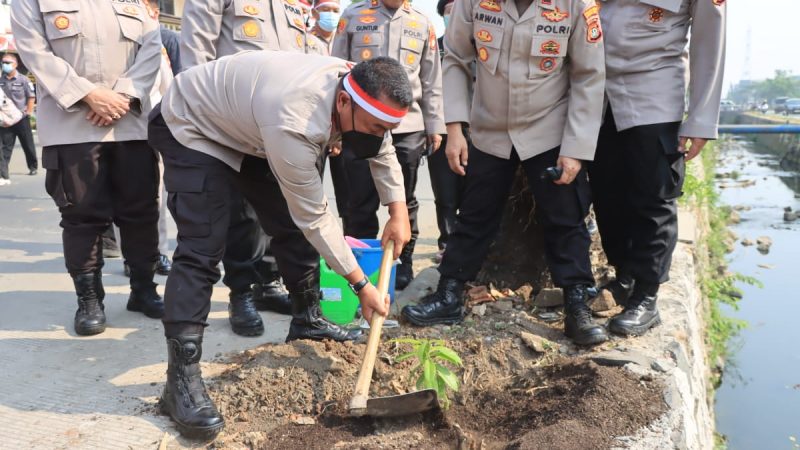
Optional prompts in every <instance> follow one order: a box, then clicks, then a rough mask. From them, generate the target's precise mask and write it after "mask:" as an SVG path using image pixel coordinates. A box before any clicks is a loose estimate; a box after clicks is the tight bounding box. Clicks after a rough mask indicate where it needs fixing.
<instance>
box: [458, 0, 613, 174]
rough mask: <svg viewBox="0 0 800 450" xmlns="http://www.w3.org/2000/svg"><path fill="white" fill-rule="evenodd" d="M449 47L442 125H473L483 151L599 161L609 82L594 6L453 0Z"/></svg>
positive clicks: (570, 1)
mask: <svg viewBox="0 0 800 450" xmlns="http://www.w3.org/2000/svg"><path fill="white" fill-rule="evenodd" d="M444 42H445V56H444V85H445V86H446V89H445V108H444V109H445V118H446V120H447V123H452V122H469V123H470V137H471V138H472V142H473V144H475V146H476V147H477V148H479V149H480V150H481V151H483V152H485V153H488V154H490V155H494V156H497V157H499V158H505V159H508V158H510V156H511V149H512V147H513V148H514V149H516V151H517V154H518V155H519V157H520V159H522V160H526V159H528V158H531V157H533V156H536V155H538V154H541V153H544V152H545V151H547V150H551V149H553V148H555V147H557V146H559V145H560V146H561V153H560V154H561V155H562V156H568V157H571V158H576V159H582V160H591V159H593V158H594V151H595V146H596V144H597V135H598V132H599V129H600V121H601V118H602V110H603V81H604V79H605V76H604V71H605V70H604V62H603V43H602V30H601V28H600V20H599V17H598V15H597V10H596V6H595V5H594V0H591V1H586V0H534V2H533V3H532V4H531V5H530V7H529V8H528V9H527V10H526V11H525V12H524V13H523V14H521V15H520V14H519V13H518V12H517V9H516V5H515V3H514V2H513V1H510V0H509V1H500V0H464V1H457V2H456V3H455V7H454V8H453V12H452V14H451V16H450V24H449V26H448V28H447V34H446V35H445V40H444ZM475 60H477V61H478V64H477V65H478V69H477V77H476V78H477V79H476V81H475V90H474V99H473V100H472V106H471V111H470V96H469V94H470V87H471V86H472V70H471V68H470V64H471V63H472V62H473V61H475Z"/></svg>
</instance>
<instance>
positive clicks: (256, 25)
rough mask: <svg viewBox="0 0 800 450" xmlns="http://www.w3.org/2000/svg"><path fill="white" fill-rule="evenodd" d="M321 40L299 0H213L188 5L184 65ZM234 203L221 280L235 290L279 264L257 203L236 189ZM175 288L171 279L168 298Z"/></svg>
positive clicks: (311, 48)
mask: <svg viewBox="0 0 800 450" xmlns="http://www.w3.org/2000/svg"><path fill="white" fill-rule="evenodd" d="M318 47H319V46H318V45H317V39H316V38H314V37H313V36H308V35H307V34H306V26H305V20H304V18H303V14H302V10H301V6H300V2H299V0H210V1H192V2H187V3H186V5H185V6H184V11H183V18H182V24H181V65H182V67H183V69H188V68H190V67H194V66H196V65H199V64H203V63H206V62H209V61H213V60H215V59H218V58H221V57H223V56H227V55H232V54H235V53H237V52H240V51H243V50H283V51H290V52H298V53H306V52H308V53H317V49H318ZM232 195H233V197H232V198H231V203H232V204H234V205H238V207H237V208H234V209H233V210H232V212H231V226H230V230H229V234H228V243H229V245H228V246H227V247H226V249H225V257H224V258H223V259H222V263H223V266H224V267H225V278H224V279H223V282H224V283H225V285H226V286H228V287H229V288H230V289H231V292H232V293H234V294H239V293H243V292H246V291H249V290H250V289H251V286H252V285H254V284H257V283H260V282H262V281H263V282H265V283H266V282H271V281H273V280H275V279H276V278H277V273H278V268H277V267H276V263H275V259H274V258H273V256H272V254H271V251H270V240H269V236H267V235H265V234H264V231H263V230H262V229H261V226H260V224H259V223H258V217H257V216H256V213H255V211H253V208H252V207H251V206H250V205H249V204H248V203H247V201H245V200H244V199H243V198H242V197H241V196H240V195H239V194H238V192H236V191H234V192H233V193H232ZM170 292H171V289H170V284H169V283H167V297H169V295H170Z"/></svg>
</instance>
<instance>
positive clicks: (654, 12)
mask: <svg viewBox="0 0 800 450" xmlns="http://www.w3.org/2000/svg"><path fill="white" fill-rule="evenodd" d="M663 18H664V10H663V9H661V8H650V12H649V13H648V19H650V22H652V23H659V22H661V19H663Z"/></svg>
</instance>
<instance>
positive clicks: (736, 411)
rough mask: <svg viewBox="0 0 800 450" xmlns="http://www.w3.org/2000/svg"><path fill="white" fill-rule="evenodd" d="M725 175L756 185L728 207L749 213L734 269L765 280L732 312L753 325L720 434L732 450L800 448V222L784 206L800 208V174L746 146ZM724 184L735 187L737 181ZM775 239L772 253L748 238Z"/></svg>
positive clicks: (719, 400)
mask: <svg viewBox="0 0 800 450" xmlns="http://www.w3.org/2000/svg"><path fill="white" fill-rule="evenodd" d="M721 156H722V161H721V163H720V165H719V168H718V172H734V171H736V172H738V175H739V177H738V181H739V182H741V181H744V180H754V181H755V185H752V186H749V187H729V188H725V189H721V190H720V191H721V200H722V203H723V204H726V205H730V206H740V207H744V208H745V210H742V211H740V215H741V223H739V224H738V225H734V226H733V227H732V229H733V230H734V232H735V233H736V234H737V235H738V236H739V239H740V240H739V241H738V242H737V243H736V249H735V250H734V252H733V253H732V254H730V255H729V259H730V270H732V271H736V272H740V273H742V274H744V275H750V276H753V277H755V278H757V279H758V280H760V281H761V282H762V283H763V284H764V287H763V288H761V289H759V288H758V287H755V286H749V285H742V286H741V288H742V289H743V291H744V298H743V299H742V300H741V302H740V304H741V307H740V309H739V310H738V311H733V310H731V309H730V308H726V309H725V312H726V313H727V314H729V315H732V316H734V317H737V318H741V319H744V320H746V321H747V322H748V323H749V327H748V328H747V329H746V330H744V331H743V332H742V333H741V335H740V337H739V338H738V339H736V340H735V342H734V345H735V346H736V347H737V348H735V349H734V354H733V358H732V359H731V360H730V361H728V365H727V367H726V371H725V375H724V378H723V383H722V386H721V387H720V388H719V389H718V390H717V393H716V415H717V431H718V432H719V433H721V434H724V435H725V436H727V439H728V448H729V449H730V450H760V449H793V448H800V447H795V445H794V443H793V442H792V441H791V440H790V437H796V438H797V440H798V442H800V220H799V221H796V222H794V223H785V222H784V220H783V208H784V207H787V206H790V207H792V208H793V209H794V210H797V209H800V199H798V198H796V197H795V196H796V195H797V194H798V193H800V174H797V173H791V172H786V171H783V170H782V169H781V168H780V166H779V165H778V158H777V157H776V156H775V155H771V154H769V153H768V152H766V151H765V150H764V149H759V148H758V147H757V146H756V145H755V144H752V143H750V142H747V141H730V142H728V143H727V144H726V145H725V147H724V150H723V152H722V154H721ZM719 184H726V185H730V184H735V182H733V181H732V180H730V179H726V180H718V185H719ZM760 236H768V237H770V238H771V239H772V241H773V244H772V247H771V249H770V251H769V253H768V254H766V255H765V254H761V253H760V252H759V251H758V250H757V249H756V246H755V245H754V246H750V247H745V246H742V245H741V240H742V239H745V238H749V239H751V240H752V241H756V239H757V238H758V237H760Z"/></svg>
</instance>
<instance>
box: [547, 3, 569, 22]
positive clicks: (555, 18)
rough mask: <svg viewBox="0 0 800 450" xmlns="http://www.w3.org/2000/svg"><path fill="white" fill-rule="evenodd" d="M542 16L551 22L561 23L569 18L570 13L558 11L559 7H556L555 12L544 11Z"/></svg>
mask: <svg viewBox="0 0 800 450" xmlns="http://www.w3.org/2000/svg"><path fill="white" fill-rule="evenodd" d="M542 16H544V18H545V19H547V20H549V21H550V22H561V21H562V20H564V19H566V18H567V17H569V13H568V12H566V11H562V10H560V9H558V6H556V9H554V10H553V11H542Z"/></svg>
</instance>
